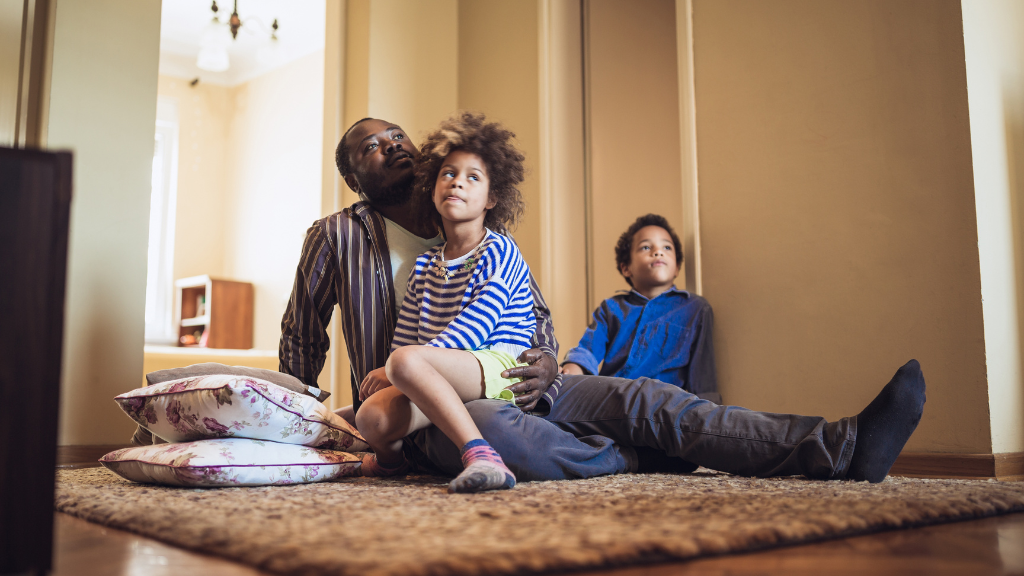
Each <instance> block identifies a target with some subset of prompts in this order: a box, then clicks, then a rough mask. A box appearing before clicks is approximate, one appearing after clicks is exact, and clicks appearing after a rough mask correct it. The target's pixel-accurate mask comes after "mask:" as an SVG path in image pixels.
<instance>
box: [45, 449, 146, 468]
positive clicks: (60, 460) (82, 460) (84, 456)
mask: <svg viewBox="0 0 1024 576" xmlns="http://www.w3.org/2000/svg"><path fill="white" fill-rule="evenodd" d="M128 446H129V444H78V445H72V446H57V468H85V467H89V466H99V465H100V463H99V462H98V460H99V459H100V458H101V457H102V456H103V455H104V454H106V453H107V452H113V451H114V450H119V449H121V448H127V447H128Z"/></svg>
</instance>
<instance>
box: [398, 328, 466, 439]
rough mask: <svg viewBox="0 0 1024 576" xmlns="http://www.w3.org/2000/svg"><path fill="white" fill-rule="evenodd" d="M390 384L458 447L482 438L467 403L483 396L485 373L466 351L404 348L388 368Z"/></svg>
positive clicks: (417, 347)
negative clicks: (467, 408) (466, 405)
mask: <svg viewBox="0 0 1024 576" xmlns="http://www.w3.org/2000/svg"><path fill="white" fill-rule="evenodd" d="M385 373H386V374H387V377H388V380H390V381H391V385H392V386H393V387H395V388H397V389H399V390H400V391H401V392H402V393H403V394H405V395H406V396H408V397H409V399H410V400H412V402H413V404H415V405H416V406H417V407H419V409H420V410H422V412H423V414H424V415H426V417H427V418H428V419H429V420H430V422H431V423H433V424H434V426H437V427H438V428H439V429H440V430H441V431H442V432H444V434H445V436H448V438H450V439H451V441H452V442H454V443H455V445H456V446H463V445H465V444H466V443H467V442H469V441H470V440H479V439H481V438H483V436H481V435H480V430H479V429H478V428H477V427H476V424H475V423H474V422H473V418H471V417H470V415H469V412H468V411H467V410H466V407H465V405H464V404H465V403H466V402H469V401H470V400H479V399H481V398H483V397H484V381H483V372H482V371H481V368H480V363H479V362H478V361H477V359H476V357H475V356H473V355H472V354H471V353H469V352H466V351H465V350H448V349H445V348H434V347H431V346H405V347H402V348H399V349H398V350H395V351H394V352H392V354H391V357H390V358H388V363H387V365H386V366H385Z"/></svg>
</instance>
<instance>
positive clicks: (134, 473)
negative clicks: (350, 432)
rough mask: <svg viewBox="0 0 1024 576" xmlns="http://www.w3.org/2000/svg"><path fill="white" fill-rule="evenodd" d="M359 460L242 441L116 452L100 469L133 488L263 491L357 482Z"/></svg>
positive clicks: (333, 453) (330, 452) (304, 448)
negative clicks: (275, 487)
mask: <svg viewBox="0 0 1024 576" xmlns="http://www.w3.org/2000/svg"><path fill="white" fill-rule="evenodd" d="M359 462H360V460H359V457H358V456H354V455H352V454H348V453H346V452H336V451H334V450H320V449H318V448H310V447H308V446H297V445H295V444H278V443H276V442H265V441H263V440H250V439H246V438H224V439H221V440H199V441H197V442H180V443H175V444H156V445H153V446H135V447H132V448H122V449H121V450H115V451H113V452H111V453H109V454H107V455H106V456H104V457H103V458H100V463H102V464H103V465H104V466H106V467H107V468H109V469H110V470H111V471H112V472H114V473H115V474H117V475H118V476H121V477H122V478H125V479H127V480H131V481H133V482H141V483H144V484H163V485H166V486H195V487H201V486H207V487H212V486H266V485H270V484H303V483H308V482H323V481H325V480H334V479H336V478H341V477H343V476H357V475H358V474H359V466H360V463H359Z"/></svg>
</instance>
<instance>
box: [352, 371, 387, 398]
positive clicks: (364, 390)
mask: <svg viewBox="0 0 1024 576" xmlns="http://www.w3.org/2000/svg"><path fill="white" fill-rule="evenodd" d="M388 386H391V382H390V381H389V380H388V375H387V374H385V373H384V368H383V367H381V368H377V369H376V370H371V371H370V373H369V374H367V375H366V378H363V382H362V384H360V385H359V401H360V402H365V401H366V399H367V398H369V397H370V396H373V395H374V394H376V393H377V392H380V391H381V390H383V389H385V388H387V387H388Z"/></svg>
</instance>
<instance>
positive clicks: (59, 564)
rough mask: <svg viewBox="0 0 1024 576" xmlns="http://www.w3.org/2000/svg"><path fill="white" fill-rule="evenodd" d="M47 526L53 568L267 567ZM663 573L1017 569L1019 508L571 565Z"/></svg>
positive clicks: (213, 571) (629, 575)
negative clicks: (811, 539)
mask: <svg viewBox="0 0 1024 576" xmlns="http://www.w3.org/2000/svg"><path fill="white" fill-rule="evenodd" d="M55 534H56V541H55V546H54V548H55V550H54V554H55V558H54V563H55V569H54V572H53V574H54V576H93V575H104V576H165V575H166V576H170V575H172V574H188V575H190V576H257V575H264V574H267V573H265V572H260V571H258V570H255V569H253V568H249V567H247V566H244V565H241V564H236V563H233V562H229V561H227V560H223V559H220V558H216V557H212V556H206V555H202V554H196V553H194V552H189V551H187V550H182V549H180V548H175V547H174V546H169V545H167V544H164V543H162V542H158V541H156V540H153V539H150V538H144V537H142V536H137V535H135V534H131V533H128V532H122V531H120V530H114V529H111V528H104V527H103V526H100V525H97V524H92V523H89V522H86V521H84V520H79V519H78V518H74V517H72V516H68V515H67V514H61V513H58V514H57V515H56V526H55ZM524 553H529V552H528V551H524ZM670 574H671V575H690V574H692V575H696V574H701V575H705V574H707V575H731V576H747V575H754V574H797V575H800V574H807V575H811V574H813V575H815V576H820V575H828V576H835V575H839V574H869V575H871V576H885V575H888V574H928V575H931V574H957V575H960V574H970V575H979V576H980V575H989V574H1021V575H1024V513H1020V514H1012V515H1008V516H998V517H995V518H986V519H983V520H972V521H969V522H958V523H954V524H943V525H939V526H930V527H926V528H916V529H913V530H900V531H894V532H883V533H880V534H873V535H869V536H858V537H854V538H846V539H843V540H831V541H828V542H820V543H817V544H806V545H803V546H793V547H789V548H776V549H773V550H767V551H764V552H754V553H749V554H734V555H730V556H722V557H716V558H704V559H698V560H692V561H689V562H676V563H670V564H657V565H649V566H643V567H632V568H619V569H609V570H601V571H593V572H574V573H573V576H598V575H601V576H668V575H670Z"/></svg>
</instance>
